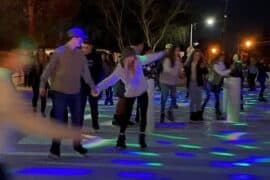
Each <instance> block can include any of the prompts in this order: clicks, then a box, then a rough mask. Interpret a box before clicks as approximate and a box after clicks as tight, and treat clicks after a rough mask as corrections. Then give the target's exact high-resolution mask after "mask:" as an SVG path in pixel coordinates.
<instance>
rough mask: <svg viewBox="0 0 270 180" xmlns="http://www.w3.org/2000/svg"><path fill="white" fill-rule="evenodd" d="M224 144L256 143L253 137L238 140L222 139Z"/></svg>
mask: <svg viewBox="0 0 270 180" xmlns="http://www.w3.org/2000/svg"><path fill="white" fill-rule="evenodd" d="M223 143H224V144H252V143H256V140H255V139H239V140H229V141H224V142H223Z"/></svg>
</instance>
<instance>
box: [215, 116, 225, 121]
mask: <svg viewBox="0 0 270 180" xmlns="http://www.w3.org/2000/svg"><path fill="white" fill-rule="evenodd" d="M216 120H217V121H224V120H226V119H225V117H224V116H222V114H217V115H216Z"/></svg>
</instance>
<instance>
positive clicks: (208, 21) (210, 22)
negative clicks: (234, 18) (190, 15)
mask: <svg viewBox="0 0 270 180" xmlns="http://www.w3.org/2000/svg"><path fill="white" fill-rule="evenodd" d="M215 23H216V19H215V18H214V17H208V18H207V19H206V20H205V24H206V25H207V26H209V27H211V26H213V25H214V24H215ZM197 24H198V23H191V24H190V39H189V47H188V49H193V30H194V26H196V25H197Z"/></svg>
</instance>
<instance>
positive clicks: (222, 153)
mask: <svg viewBox="0 0 270 180" xmlns="http://www.w3.org/2000/svg"><path fill="white" fill-rule="evenodd" d="M210 154H212V155H216V156H226V157H233V156H235V154H232V153H227V152H210Z"/></svg>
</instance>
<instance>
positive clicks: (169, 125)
mask: <svg viewBox="0 0 270 180" xmlns="http://www.w3.org/2000/svg"><path fill="white" fill-rule="evenodd" d="M186 126H187V123H175V122H174V123H156V124H155V127H156V128H181V127H186Z"/></svg>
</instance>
